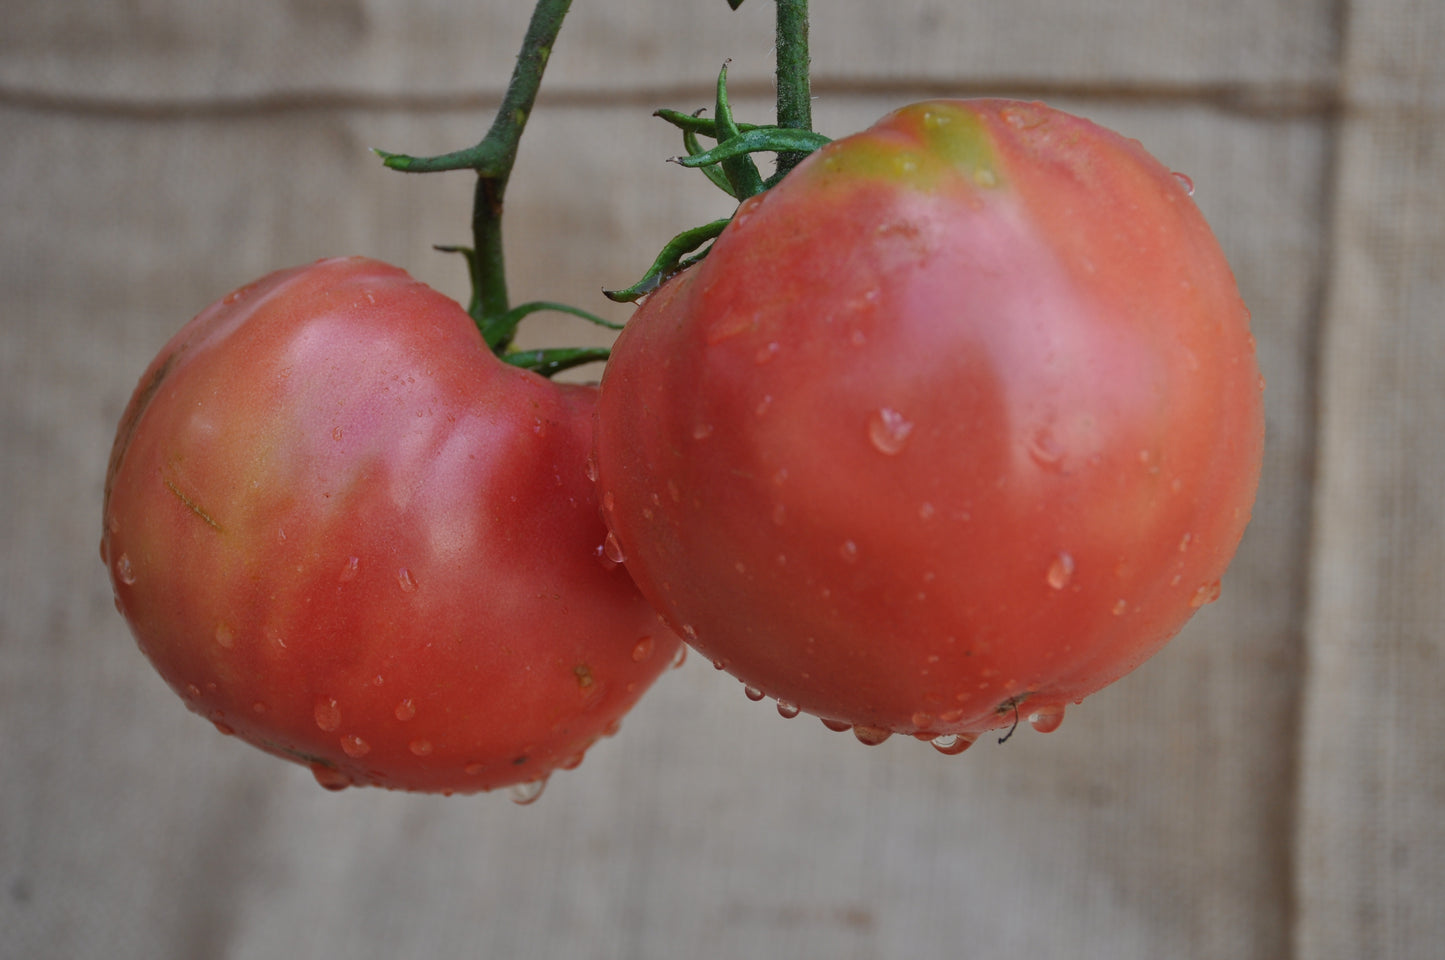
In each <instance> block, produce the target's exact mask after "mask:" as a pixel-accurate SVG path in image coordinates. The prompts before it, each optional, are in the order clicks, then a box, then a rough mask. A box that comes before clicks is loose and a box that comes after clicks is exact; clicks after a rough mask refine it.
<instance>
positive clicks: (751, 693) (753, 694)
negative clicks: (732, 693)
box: [743, 685, 765, 703]
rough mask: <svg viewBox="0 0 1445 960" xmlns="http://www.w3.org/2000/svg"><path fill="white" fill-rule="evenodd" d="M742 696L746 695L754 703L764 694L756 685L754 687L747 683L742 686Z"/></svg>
mask: <svg viewBox="0 0 1445 960" xmlns="http://www.w3.org/2000/svg"><path fill="white" fill-rule="evenodd" d="M743 696H745V697H747V698H748V699H749V700H751V701H753V702H754V703H756V702H757V701H759V700H761V699H763V697H764V696H765V694H764V693H763V691H761V690H759V689H758V688H757V687H754V686H752V685H748V686H745V687H743Z"/></svg>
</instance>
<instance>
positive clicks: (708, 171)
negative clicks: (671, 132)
mask: <svg viewBox="0 0 1445 960" xmlns="http://www.w3.org/2000/svg"><path fill="white" fill-rule="evenodd" d="M682 146H683V149H685V150H686V151H687V155H688V156H689V157H695V156H697V155H698V154H701V153H705V152H706V151H704V150H703V147H702V144H701V143H699V142H698V139H697V134H696V133H694V132H693V131H691V130H684V131H682ZM698 169H700V170H701V171H702V173H703V176H705V177H707V178H708V179H709V180H711V181H712V185H713V186H715V187H717V188H718V189H719V190H721V191H722V192H723V193H725V194H727V195H728V196H730V197H732V198H733V199H734V200H736V199H737V194H735V193H733V185H732V184H731V183H729V182H728V178H727V176H726V175H725V174H724V173H723V172H722V171H721V170H719V169H718V168H717V167H716V166H714V165H708V166H706V167H699V168H698Z"/></svg>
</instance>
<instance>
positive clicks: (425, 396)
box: [101, 258, 678, 792]
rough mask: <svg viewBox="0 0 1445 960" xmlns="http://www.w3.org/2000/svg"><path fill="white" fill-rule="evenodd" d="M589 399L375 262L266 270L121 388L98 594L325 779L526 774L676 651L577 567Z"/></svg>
mask: <svg viewBox="0 0 1445 960" xmlns="http://www.w3.org/2000/svg"><path fill="white" fill-rule="evenodd" d="M595 407H596V390H595V388H593V387H584V386H567V385H559V384H554V383H552V382H550V381H547V380H545V379H543V378H541V377H539V376H537V375H535V374H533V373H530V372H525V371H522V370H519V369H517V368H515V367H511V366H508V365H507V364H504V363H503V362H501V361H500V360H498V359H497V358H496V357H494V356H493V355H492V353H491V352H490V351H489V350H488V349H487V347H486V346H485V344H484V343H483V341H482V339H481V336H480V335H479V333H478V331H477V329H476V326H475V325H474V324H473V323H472V321H471V319H470V318H469V317H468V316H467V314H466V313H465V311H463V310H462V309H461V307H460V306H458V305H457V304H456V303H454V302H453V301H451V300H449V299H447V298H446V297H444V296H442V295H441V294H439V293H436V292H435V291H433V290H431V289H429V288H427V287H425V286H423V285H422V284H420V283H418V282H416V281H414V280H412V279H411V278H410V277H409V276H408V275H407V274H406V273H404V272H403V271H401V270H399V269H396V268H394V267H390V266H387V265H385V264H381V263H377V262H375V261H371V260H365V259H360V258H353V259H338V260H327V261H321V262H319V263H316V264H313V265H311V266H306V267H301V268H299V269H293V270H286V271H283V272H280V273H275V274H272V275H270V276H268V277H265V278H263V279H261V280H259V281H257V282H256V283H254V284H252V285H250V286H248V287H245V288H243V289H241V290H237V291H236V292H235V293H232V294H231V295H230V296H228V297H226V298H225V299H224V300H222V301H221V302H219V303H216V304H214V305H213V306H211V307H209V308H208V309H206V310H205V311H204V312H202V313H201V314H200V315H199V316H197V317H196V318H195V319H194V320H192V321H191V322H190V323H189V324H187V325H186V326H185V327H184V328H183V329H182V330H181V331H180V332H179V333H178V334H176V336H175V337H174V338H173V339H172V340H171V341H170V342H169V343H168V344H167V345H166V346H165V348H164V349H163V350H162V351H161V352H160V354H159V356H157V357H156V359H155V361H154V362H153V363H152V364H151V365H150V368H149V369H148V370H147V371H146V372H145V375H144V376H143V377H142V378H141V381H140V384H139V386H138V387H137V389H136V392H135V394H134V396H133V397H132V398H131V401H130V405H129V407H128V408H127V410H126V411H125V414H124V417H123V419H122V421H121V424H120V429H119V432H118V435H117V438H116V442H115V447H114V450H113V452H112V455H111V461H110V467H109V471H108V476H107V481H106V490H105V511H104V534H103V539H102V543H101V553H102V557H103V559H104V560H105V561H106V563H107V565H108V567H109V569H110V574H111V579H112V582H113V586H114V588H115V594H116V604H117V607H118V608H119V610H120V611H121V613H122V614H124V616H125V618H126V620H127V621H128V622H129V625H130V627H131V630H132V632H133V633H134V634H135V637H136V639H137V640H138V642H139V644H140V647H141V649H142V650H143V651H144V652H145V654H146V655H147V656H148V657H149V658H150V660H151V661H152V663H153V664H154V665H155V667H156V669H157V670H158V671H159V672H160V674H161V675H162V676H163V677H164V678H165V680H166V681H167V682H168V683H169V684H170V686H171V687H172V688H174V689H175V691H176V692H177V693H179V694H180V695H181V696H182V697H183V698H184V700H185V702H186V704H187V705H188V706H189V707H190V708H191V709H192V710H194V711H196V712H197V713H200V714H202V715H203V716H206V717H208V718H209V719H211V720H212V721H214V723H215V725H216V726H217V727H218V728H219V729H220V730H221V731H222V732H223V733H233V734H235V735H236V736H238V737H240V738H241V739H243V740H246V741H249V742H250V743H252V744H254V745H256V746H258V747H260V748H262V749H263V750H267V751H269V752H271V753H274V754H277V755H279V756H282V757H285V758H288V759H291V760H295V761H298V762H300V763H303V764H306V765H308V766H310V767H311V768H312V769H313V771H314V772H315V773H316V776H317V779H318V780H320V781H321V782H322V784H323V785H325V786H329V787H342V786H346V785H348V784H373V785H379V786H384V787H392V788H402V789H409V790H424V791H441V792H471V791H476V790H487V789H491V788H494V787H499V786H503V785H507V784H527V785H530V787H529V788H528V790H529V791H530V792H535V791H536V789H537V788H538V786H539V785H540V784H541V783H542V782H543V781H544V780H545V778H546V776H547V775H548V774H549V773H550V772H551V771H552V770H553V769H555V768H557V767H569V766H572V765H575V764H576V763H578V762H580V760H581V758H582V753H583V751H585V750H586V749H587V748H588V746H589V745H590V744H592V743H593V742H594V741H595V740H597V739H598V738H599V737H601V736H603V735H604V734H606V733H608V732H610V731H611V730H612V729H613V728H614V727H615V725H616V724H617V723H618V721H619V718H620V717H621V716H622V715H623V713H624V712H625V711H626V710H627V709H628V708H629V707H630V706H631V705H632V704H633V703H634V701H635V700H636V699H637V698H638V697H639V696H640V695H641V693H642V692H643V691H644V690H645V689H646V688H647V686H648V685H649V684H650V683H651V682H652V681H653V679H654V678H655V677H656V676H657V675H658V674H659V673H660V672H661V671H662V670H663V669H664V668H665V667H666V666H667V665H668V664H669V663H670V662H671V660H672V657H673V654H674V652H675V650H676V647H677V646H678V640H677V638H676V637H675V636H674V635H673V634H672V633H670V632H669V631H668V630H667V628H666V627H665V626H664V625H663V624H662V623H661V622H660V621H659V619H658V618H657V615H656V614H655V613H653V612H652V610H651V609H650V608H649V607H648V605H647V604H646V603H645V601H644V600H643V599H642V597H641V596H640V595H639V594H638V592H637V590H636V588H635V587H634V586H633V585H632V584H631V582H630V581H629V580H628V578H627V575H626V573H625V572H623V571H621V570H618V569H616V568H615V567H614V568H613V569H608V568H607V567H606V566H605V565H604V564H603V563H601V562H599V559H598V556H597V551H598V549H599V548H600V546H601V544H602V542H603V539H604V537H605V533H606V531H605V530H604V528H603V526H602V521H601V519H600V516H599V509H598V504H597V501H596V497H595V493H594V491H593V488H592V484H591V481H590V480H589V479H588V477H587V475H586V470H585V462H586V458H587V456H588V452H589V450H590V447H591V442H592V439H591V438H592V421H593V415H594V410H595Z"/></svg>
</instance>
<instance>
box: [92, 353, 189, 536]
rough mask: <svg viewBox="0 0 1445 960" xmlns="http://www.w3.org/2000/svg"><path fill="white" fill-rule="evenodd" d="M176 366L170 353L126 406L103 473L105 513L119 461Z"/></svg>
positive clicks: (138, 388)
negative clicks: (162, 385) (153, 400)
mask: <svg viewBox="0 0 1445 960" xmlns="http://www.w3.org/2000/svg"><path fill="white" fill-rule="evenodd" d="M175 364H176V354H175V353H172V354H171V355H170V356H168V357H166V358H165V360H164V361H162V363H161V365H160V366H159V367H157V368H156V370H155V372H154V373H152V374H151V375H150V376H149V377H147V378H145V379H144V380H142V381H141V383H140V384H139V385H137V387H136V391H135V395H134V396H133V397H132V398H131V402H130V403H129V404H127V406H126V410H125V415H124V418H123V419H122V420H121V422H120V427H119V429H118V430H117V431H116V435H115V443H114V445H113V446H112V447H111V449H110V463H109V464H108V465H107V467H106V471H105V494H104V500H103V504H102V505H103V506H104V508H105V512H106V513H109V512H110V492H111V489H112V487H113V485H114V483H115V475H116V472H117V471H119V470H120V464H121V461H122V460H124V459H125V454H126V451H127V450H129V449H130V443H131V441H132V440H133V439H135V432H136V428H137V427H139V426H140V420H141V417H142V416H144V415H145V412H146V410H147V409H148V408H149V407H150V405H151V400H152V399H154V398H155V395H156V392H157V391H158V390H160V388H161V384H162V383H164V382H165V379H166V377H168V376H170V372H171V368H172V367H174V366H175Z"/></svg>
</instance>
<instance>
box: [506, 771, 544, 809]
mask: <svg viewBox="0 0 1445 960" xmlns="http://www.w3.org/2000/svg"><path fill="white" fill-rule="evenodd" d="M546 787H547V778H546V777H543V778H542V779H540V780H528V781H527V782H526V783H518V784H514V785H513V786H512V791H511V796H512V802H513V803H515V804H519V805H521V806H526V805H527V804H529V803H536V802H537V798H538V797H540V796H541V795H542V791H543V790H545V789H546Z"/></svg>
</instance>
